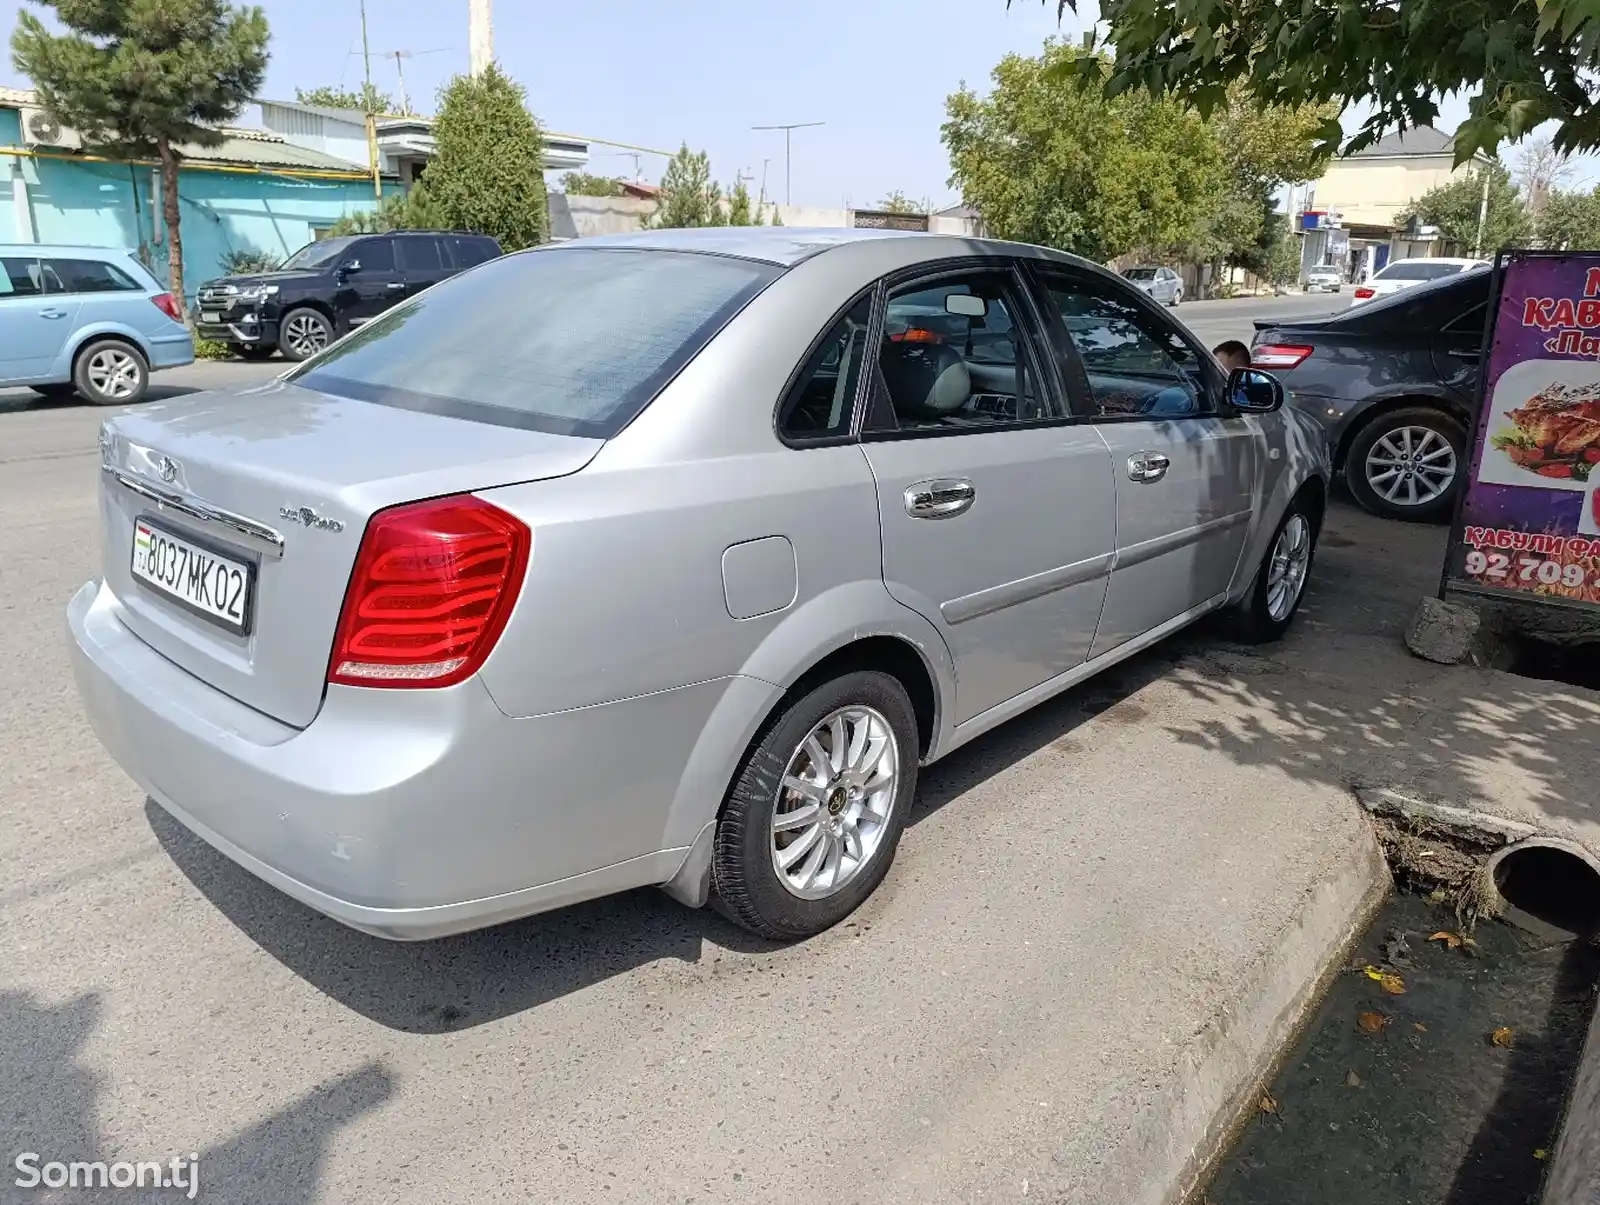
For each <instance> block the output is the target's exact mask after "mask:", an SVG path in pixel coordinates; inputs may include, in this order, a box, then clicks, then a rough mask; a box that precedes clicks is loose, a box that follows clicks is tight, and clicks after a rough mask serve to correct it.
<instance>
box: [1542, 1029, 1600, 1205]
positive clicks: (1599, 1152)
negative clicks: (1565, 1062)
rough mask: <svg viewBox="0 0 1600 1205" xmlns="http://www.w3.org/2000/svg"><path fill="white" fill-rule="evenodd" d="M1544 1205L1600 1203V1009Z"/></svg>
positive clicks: (1552, 1164) (1569, 1106)
mask: <svg viewBox="0 0 1600 1205" xmlns="http://www.w3.org/2000/svg"><path fill="white" fill-rule="evenodd" d="M1542 1202H1543V1205H1600V1009H1597V1010H1596V1011H1595V1015H1594V1019H1593V1020H1592V1021H1590V1023H1589V1038H1588V1040H1587V1041H1586V1042H1585V1043H1584V1046H1583V1059H1582V1061H1581V1062H1580V1063H1579V1064H1578V1077H1577V1079H1576V1081H1574V1083H1573V1085H1572V1098H1571V1099H1570V1100H1569V1101H1568V1102H1567V1117H1566V1121H1565V1122H1564V1123H1563V1124H1562V1126H1561V1137H1560V1139H1559V1141H1557V1143H1556V1153H1555V1156H1554V1157H1553V1158H1552V1159H1551V1160H1550V1175H1549V1178H1548V1179H1546V1180H1545V1187H1544V1197H1543V1198H1542Z"/></svg>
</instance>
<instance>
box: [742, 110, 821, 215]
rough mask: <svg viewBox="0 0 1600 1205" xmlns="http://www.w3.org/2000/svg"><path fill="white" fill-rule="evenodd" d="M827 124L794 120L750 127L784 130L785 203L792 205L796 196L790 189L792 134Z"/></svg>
mask: <svg viewBox="0 0 1600 1205" xmlns="http://www.w3.org/2000/svg"><path fill="white" fill-rule="evenodd" d="M827 124H828V123H827V122H825V121H792V122H790V123H788V124H787V125H773V126H751V127H750V128H751V129H752V130H782V131H783V203H784V204H785V205H790V204H793V203H794V196H793V194H792V193H791V192H790V190H789V169H790V153H789V147H790V138H791V136H792V135H793V133H794V131H796V130H807V129H810V128H811V127H812V126H825V125H827Z"/></svg>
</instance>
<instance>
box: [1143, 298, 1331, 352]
mask: <svg viewBox="0 0 1600 1205" xmlns="http://www.w3.org/2000/svg"><path fill="white" fill-rule="evenodd" d="M1349 306H1350V294H1349V293H1348V292H1345V293H1342V294H1329V293H1287V294H1285V295H1284V296H1282V297H1251V298H1240V299H1237V300H1233V301H1185V302H1184V303H1183V304H1182V305H1180V306H1178V308H1177V309H1175V310H1173V311H1172V316H1173V317H1174V318H1177V319H1178V320H1180V321H1181V322H1182V323H1183V324H1184V325H1185V326H1187V327H1188V328H1189V329H1190V330H1192V331H1193V332H1194V333H1195V336H1196V337H1197V338H1199V339H1200V340H1201V341H1202V342H1204V343H1205V345H1206V346H1207V347H1215V346H1216V345H1217V344H1218V343H1221V342H1222V341H1223V340H1224V339H1240V340H1243V341H1244V342H1245V343H1249V342H1250V339H1251V337H1252V336H1253V335H1254V334H1255V325H1254V323H1255V320H1256V319H1258V318H1276V319H1296V318H1308V317H1310V316H1311V315H1313V314H1328V313H1334V312H1337V311H1339V310H1343V309H1348V308H1349Z"/></svg>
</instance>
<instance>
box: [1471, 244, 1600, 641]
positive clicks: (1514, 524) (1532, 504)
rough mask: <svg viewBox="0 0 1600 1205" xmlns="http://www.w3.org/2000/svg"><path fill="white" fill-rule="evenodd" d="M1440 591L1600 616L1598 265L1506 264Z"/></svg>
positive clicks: (1548, 260)
mask: <svg viewBox="0 0 1600 1205" xmlns="http://www.w3.org/2000/svg"><path fill="white" fill-rule="evenodd" d="M1495 273H1496V281H1495V283H1494V287H1493V288H1492V289H1491V292H1490V304H1489V313H1488V315H1487V321H1488V330H1487V331H1486V337H1485V345H1484V352H1485V354H1486V356H1487V360H1486V362H1485V363H1484V365H1483V370H1482V372H1481V373H1480V376H1479V390H1478V417H1477V423H1476V425H1475V428H1474V431H1473V439H1472V444H1471V446H1470V447H1469V457H1470V459H1469V463H1468V477H1467V481H1466V489H1465V492H1464V494H1463V496H1462V498H1461V501H1460V505H1459V506H1458V508H1457V512H1456V522H1455V527H1454V529H1453V530H1452V532H1451V540H1450V547H1449V551H1448V553H1447V556H1446V562H1445V574H1444V585H1445V587H1446V588H1447V589H1452V590H1464V591H1468V592H1472V593H1482V594H1492V595H1496V596H1500V597H1511V598H1521V599H1525V600H1527V601H1528V602H1530V603H1535V604H1549V605H1555V606H1566V607H1579V608H1585V609H1587V608H1594V609H1595V610H1597V611H1600V253H1588V252H1571V253H1554V252H1537V253H1536V252H1525V251H1508V252H1504V253H1502V255H1501V256H1500V258H1499V260H1498V261H1497V262H1496V266H1495Z"/></svg>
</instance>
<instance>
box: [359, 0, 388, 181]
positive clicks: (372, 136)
mask: <svg viewBox="0 0 1600 1205" xmlns="http://www.w3.org/2000/svg"><path fill="white" fill-rule="evenodd" d="M361 77H362V79H363V80H365V81H366V88H365V89H364V92H365V95H364V96H362V98H361V107H362V108H363V109H365V110H366V113H367V164H368V166H370V167H371V168H372V195H373V196H375V197H377V198H378V200H380V201H381V200H383V177H382V176H381V175H379V174H378V123H377V121H376V120H375V119H374V118H373V115H372V52H371V50H370V49H369V48H368V46H367V0H361Z"/></svg>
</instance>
